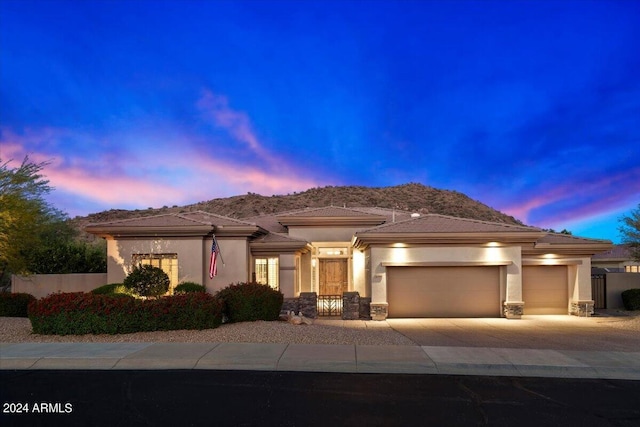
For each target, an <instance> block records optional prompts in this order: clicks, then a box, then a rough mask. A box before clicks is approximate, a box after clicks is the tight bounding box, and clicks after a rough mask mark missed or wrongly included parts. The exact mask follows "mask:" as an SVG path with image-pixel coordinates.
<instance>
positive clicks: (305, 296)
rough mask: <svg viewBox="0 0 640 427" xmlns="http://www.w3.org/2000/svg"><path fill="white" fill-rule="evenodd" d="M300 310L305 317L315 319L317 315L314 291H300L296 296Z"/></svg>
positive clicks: (316, 300) (316, 296)
mask: <svg viewBox="0 0 640 427" xmlns="http://www.w3.org/2000/svg"><path fill="white" fill-rule="evenodd" d="M298 304H299V308H300V312H302V314H303V315H304V316H305V317H309V318H311V319H315V318H317V317H318V294H317V293H315V292H300V297H299V298H298Z"/></svg>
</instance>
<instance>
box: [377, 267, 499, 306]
mask: <svg viewBox="0 0 640 427" xmlns="http://www.w3.org/2000/svg"><path fill="white" fill-rule="evenodd" d="M387 302H388V303H389V317H500V268H499V267H484V266H483V267H476V266H472V267H387Z"/></svg>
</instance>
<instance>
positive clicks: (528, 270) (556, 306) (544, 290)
mask: <svg viewBox="0 0 640 427" xmlns="http://www.w3.org/2000/svg"><path fill="white" fill-rule="evenodd" d="M522 300H523V301H524V314H567V312H568V304H569V288H568V284H567V267H566V266H551V265H544V266H525V267H523V269H522Z"/></svg>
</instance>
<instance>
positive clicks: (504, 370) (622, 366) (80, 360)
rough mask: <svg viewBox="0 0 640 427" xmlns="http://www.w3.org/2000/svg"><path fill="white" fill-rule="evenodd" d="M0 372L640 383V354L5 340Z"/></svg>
mask: <svg viewBox="0 0 640 427" xmlns="http://www.w3.org/2000/svg"><path fill="white" fill-rule="evenodd" d="M0 369H4V370H34V369H60V370H64V369H78V370H82V369H102V370H109V369H115V370H126V369H129V370H139V369H145V370H149V369H151V370H153V369H156V370H166V369H213V370H268V371H308V372H344V373H403V374H447V375H451V374H453V375H490V376H520V377H556V378H602V379H622V380H640V352H623V351H575V350H536V349H522V348H486V347H444V346H442V347H441V346H374V345H324V344H267V343H261V344H253V343H18V344H12V343H0Z"/></svg>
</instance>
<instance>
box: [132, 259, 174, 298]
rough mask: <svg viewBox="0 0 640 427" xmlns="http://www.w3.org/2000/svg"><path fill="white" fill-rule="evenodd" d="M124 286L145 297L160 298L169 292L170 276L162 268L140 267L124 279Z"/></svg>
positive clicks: (135, 268)
mask: <svg viewBox="0 0 640 427" xmlns="http://www.w3.org/2000/svg"><path fill="white" fill-rule="evenodd" d="M123 285H124V286H125V288H127V289H130V290H131V291H133V292H135V293H136V294H138V295H140V296H143V297H159V296H161V295H164V294H166V293H167V291H168V290H169V276H167V273H165V272H164V271H162V269H161V268H158V267H153V266H151V265H140V266H136V267H134V268H133V271H131V273H130V274H129V275H128V276H127V277H126V278H125V279H124V282H123Z"/></svg>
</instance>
